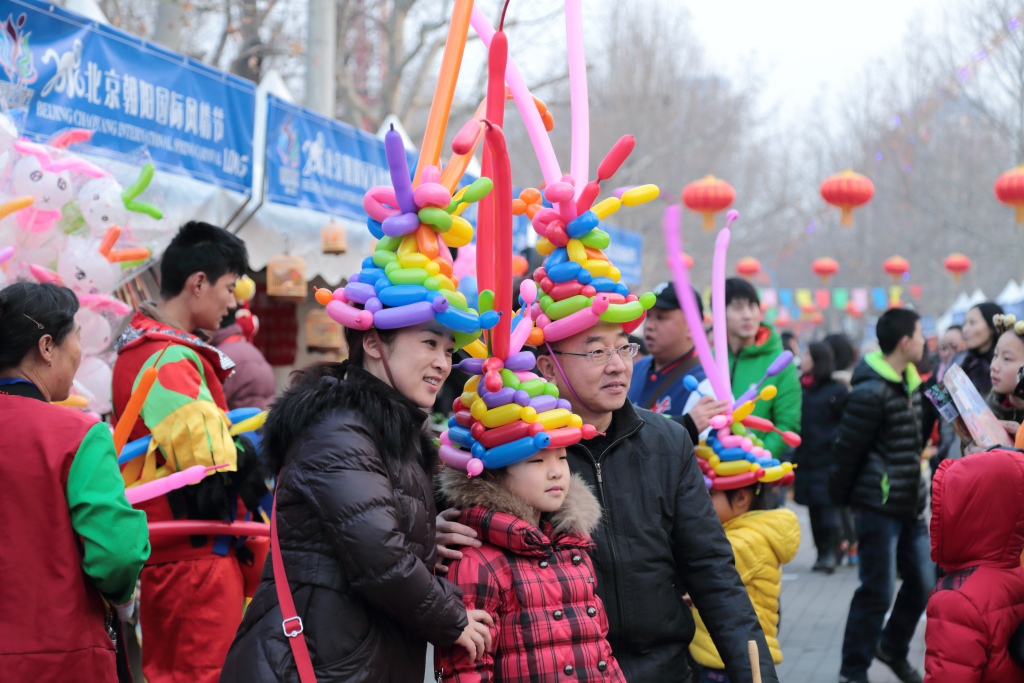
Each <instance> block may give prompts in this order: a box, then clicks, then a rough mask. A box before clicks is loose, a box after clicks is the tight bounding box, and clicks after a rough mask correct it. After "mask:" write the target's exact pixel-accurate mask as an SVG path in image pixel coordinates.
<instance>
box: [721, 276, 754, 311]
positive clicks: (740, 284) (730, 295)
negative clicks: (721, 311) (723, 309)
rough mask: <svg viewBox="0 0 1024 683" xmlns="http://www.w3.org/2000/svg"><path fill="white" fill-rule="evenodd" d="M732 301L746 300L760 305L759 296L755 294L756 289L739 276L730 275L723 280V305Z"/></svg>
mask: <svg viewBox="0 0 1024 683" xmlns="http://www.w3.org/2000/svg"><path fill="white" fill-rule="evenodd" d="M733 301H746V302H747V303H751V304H757V305H758V306H760V305H761V297H759V296H758V295H757V289H755V288H754V285H752V284H750V283H749V282H748V281H746V280H744V279H743V278H741V277H731V278H729V279H728V280H726V281H725V305H726V306H728V305H730V304H731V303H732V302H733Z"/></svg>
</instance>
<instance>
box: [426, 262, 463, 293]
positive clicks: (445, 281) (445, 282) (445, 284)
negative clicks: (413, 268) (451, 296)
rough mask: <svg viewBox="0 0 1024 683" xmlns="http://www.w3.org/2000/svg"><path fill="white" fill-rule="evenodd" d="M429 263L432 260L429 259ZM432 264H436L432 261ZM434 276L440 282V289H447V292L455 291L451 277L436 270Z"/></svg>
mask: <svg viewBox="0 0 1024 683" xmlns="http://www.w3.org/2000/svg"><path fill="white" fill-rule="evenodd" d="M431 263H433V261H431ZM434 265H435V266H436V265H437V264H436V263H434ZM428 272H429V271H428ZM434 277H436V278H437V279H438V280H439V281H440V282H441V289H447V290H448V291H449V292H454V291H456V290H455V283H454V282H452V279H451V278H450V277H448V276H447V275H441V273H439V272H438V273H435V274H434Z"/></svg>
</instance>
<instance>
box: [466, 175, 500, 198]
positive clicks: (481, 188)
mask: <svg viewBox="0 0 1024 683" xmlns="http://www.w3.org/2000/svg"><path fill="white" fill-rule="evenodd" d="M493 189H494V183H493V182H491V179H490V178H477V179H476V180H474V181H473V184H472V185H470V186H469V187H467V188H466V191H465V192H463V193H462V201H464V202H478V201H480V200H481V199H483V198H484V197H486V196H487V195H488V194H489V193H490V191H491V190H493Z"/></svg>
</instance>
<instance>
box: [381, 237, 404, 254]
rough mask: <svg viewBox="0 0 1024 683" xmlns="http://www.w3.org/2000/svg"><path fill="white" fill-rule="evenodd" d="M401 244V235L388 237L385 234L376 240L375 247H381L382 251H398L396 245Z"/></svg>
mask: <svg viewBox="0 0 1024 683" xmlns="http://www.w3.org/2000/svg"><path fill="white" fill-rule="evenodd" d="M400 246H402V238H401V237H388V236H387V235H385V236H384V237H382V238H380V240H378V241H377V249H378V250H380V249H383V250H384V251H398V247H400Z"/></svg>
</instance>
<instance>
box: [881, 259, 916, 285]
mask: <svg viewBox="0 0 1024 683" xmlns="http://www.w3.org/2000/svg"><path fill="white" fill-rule="evenodd" d="M882 270H884V271H885V272H887V273H889V275H890V276H892V281H893V282H899V279H900V278H901V277H903V274H904V273H906V272H907V271H908V270H910V262H909V261H907V259H905V258H903V257H902V256H890V257H889V258H887V259H885V262H884V263H883V264H882Z"/></svg>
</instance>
